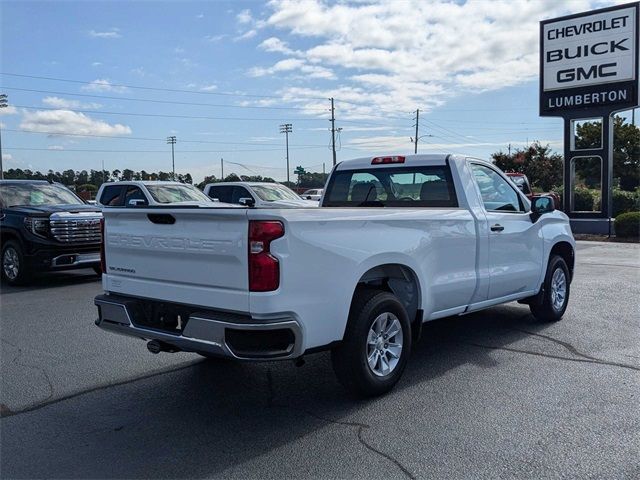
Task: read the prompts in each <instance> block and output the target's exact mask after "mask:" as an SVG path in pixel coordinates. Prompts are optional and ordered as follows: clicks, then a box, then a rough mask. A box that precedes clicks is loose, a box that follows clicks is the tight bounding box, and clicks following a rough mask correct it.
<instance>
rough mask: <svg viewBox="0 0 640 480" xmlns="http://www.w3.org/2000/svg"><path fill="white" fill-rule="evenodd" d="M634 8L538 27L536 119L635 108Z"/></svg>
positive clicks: (573, 17)
mask: <svg viewBox="0 0 640 480" xmlns="http://www.w3.org/2000/svg"><path fill="white" fill-rule="evenodd" d="M638 5H639V4H638V3H634V4H626V5H620V6H616V7H611V8H605V9H601V10H596V11H593V12H587V13H581V14H577V15H570V16H566V17H561V18H555V19H552V20H545V21H542V22H540V115H542V116H564V115H566V114H568V113H570V112H572V111H578V110H583V109H593V108H598V109H599V108H604V109H607V108H608V109H609V110H611V111H615V110H622V109H625V108H632V107H636V106H638V54H639V49H638V37H639V35H638V13H639V11H638Z"/></svg>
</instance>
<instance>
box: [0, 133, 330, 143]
mask: <svg viewBox="0 0 640 480" xmlns="http://www.w3.org/2000/svg"><path fill="white" fill-rule="evenodd" d="M4 131H5V132H18V133H30V134H43V135H55V136H60V137H67V136H71V137H90V138H106V139H114V140H143V141H152V142H159V141H163V140H164V138H152V137H125V136H121V135H96V134H91V133H61V132H47V131H43V130H38V131H33V130H20V129H16V128H5V129H4ZM180 143H203V144H213V145H256V146H262V145H264V146H279V145H280V144H279V143H265V142H218V141H214V140H182V139H181V140H180ZM297 146H298V147H324V145H319V144H317V143H309V144H300V145H297Z"/></svg>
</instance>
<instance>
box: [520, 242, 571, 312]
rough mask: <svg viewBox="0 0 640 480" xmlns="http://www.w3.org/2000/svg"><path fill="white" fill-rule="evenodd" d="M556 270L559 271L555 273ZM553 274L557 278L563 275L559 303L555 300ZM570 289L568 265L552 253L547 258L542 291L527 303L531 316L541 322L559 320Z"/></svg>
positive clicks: (565, 306) (565, 307) (564, 308)
mask: <svg viewBox="0 0 640 480" xmlns="http://www.w3.org/2000/svg"><path fill="white" fill-rule="evenodd" d="M557 271H559V272H560V273H556V272H557ZM554 275H556V276H558V277H559V278H562V277H564V285H565V293H564V296H563V297H562V302H561V303H560V302H559V301H557V293H556V292H555V291H554V286H553V282H554ZM570 289H571V277H570V274H569V267H567V263H566V262H565V261H564V259H563V258H562V257H560V256H558V255H553V256H552V257H551V258H550V259H549V265H547V273H546V275H545V277H544V283H543V284H542V291H541V292H540V293H539V294H538V298H536V299H534V300H533V301H532V302H531V304H530V305H529V308H530V309H531V313H532V314H533V316H534V317H536V318H537V319H538V320H540V321H543V322H557V321H558V320H560V319H561V318H562V316H563V315H564V312H565V310H566V309H567V305H568V304H569V293H570Z"/></svg>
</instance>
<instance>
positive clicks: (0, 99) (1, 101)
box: [0, 93, 9, 180]
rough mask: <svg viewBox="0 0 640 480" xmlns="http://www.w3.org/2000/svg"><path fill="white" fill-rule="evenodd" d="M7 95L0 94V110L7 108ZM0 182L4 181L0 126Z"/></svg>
mask: <svg viewBox="0 0 640 480" xmlns="http://www.w3.org/2000/svg"><path fill="white" fill-rule="evenodd" d="M7 106H9V104H8V103H7V94H6V93H2V94H0V108H7ZM0 180H4V166H3V165H2V126H0Z"/></svg>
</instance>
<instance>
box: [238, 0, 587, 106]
mask: <svg viewBox="0 0 640 480" xmlns="http://www.w3.org/2000/svg"><path fill="white" fill-rule="evenodd" d="M596 3H597V1H596V0H591V1H589V0H575V1H573V2H558V1H557V0H535V1H522V0H521V1H506V0H501V1H492V2H485V1H466V2H461V1H460V2H458V1H456V2H451V1H449V0H433V1H430V2H425V1H423V0H406V1H384V0H368V1H366V0H365V1H358V2H337V3H328V2H325V1H322V0H272V1H271V2H269V4H268V6H269V8H270V9H271V15H270V16H269V17H268V18H267V19H266V20H265V21H263V22H255V21H254V24H255V25H256V28H260V27H261V26H262V25H264V26H266V27H270V28H275V29H277V30H280V31H281V32H283V35H289V36H291V37H292V38H296V37H299V38H303V39H304V44H305V45H306V48H305V49H304V50H295V49H293V48H292V47H291V46H290V44H289V43H287V42H285V41H283V40H281V37H282V35H280V36H278V37H275V36H274V37H270V38H268V39H267V40H264V41H263V42H262V43H261V44H260V45H259V48H261V49H262V50H265V51H268V52H276V53H281V54H283V55H285V56H286V57H287V58H285V60H281V61H279V62H277V63H275V64H273V65H270V66H269V65H267V66H264V65H258V66H256V67H254V68H253V69H252V70H251V71H250V72H249V73H250V74H251V75H253V76H260V75H269V74H272V73H275V72H278V71H282V65H283V64H282V63H281V62H283V61H287V60H296V59H304V64H305V65H311V66H315V67H318V68H324V69H326V70H328V71H331V72H332V75H336V74H339V75H340V76H341V77H342V78H341V80H342V82H341V84H342V87H341V91H342V93H349V97H350V98H349V100H350V101H354V102H361V103H363V104H365V105H366V104H374V105H382V106H383V108H384V109H385V110H387V109H388V111H390V112H393V111H395V112H401V111H402V112H406V111H410V110H415V108H418V107H419V108H423V109H426V110H428V109H429V108H431V107H434V106H437V105H440V104H442V103H444V102H445V101H446V100H447V99H448V98H451V97H453V96H455V95H459V94H461V93H464V92H479V91H485V90H496V89H501V88H504V87H507V86H512V85H518V84H521V83H524V82H527V81H531V80H534V79H535V78H537V75H538V57H537V56H538V45H539V42H538V35H539V21H540V20H542V19H545V18H551V17H554V16H558V15H562V14H566V13H571V12H576V11H581V10H586V9H589V7H590V6H591V5H595V4H596ZM284 65H287V64H286V63H285V64H284ZM289 65H291V64H289ZM290 90H291V89H288V90H286V91H285V93H287V92H289V91H290ZM310 93H313V94H314V95H315V94H318V93H322V94H327V93H329V94H331V93H332V92H330V91H329V92H327V91H325V92H321V91H315V92H310ZM331 96H335V97H336V98H342V99H345V98H344V97H338V95H337V94H335V95H331ZM378 101H382V104H380V103H378ZM351 110H352V112H351V113H356V114H359V115H362V114H364V113H366V112H367V110H368V109H367V107H366V106H365V107H363V108H361V109H355V108H353V109H351Z"/></svg>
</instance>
